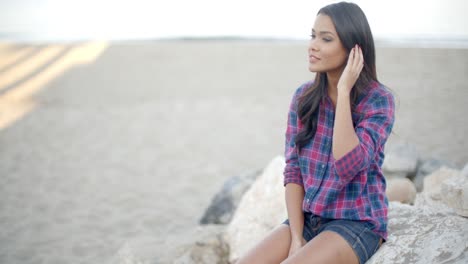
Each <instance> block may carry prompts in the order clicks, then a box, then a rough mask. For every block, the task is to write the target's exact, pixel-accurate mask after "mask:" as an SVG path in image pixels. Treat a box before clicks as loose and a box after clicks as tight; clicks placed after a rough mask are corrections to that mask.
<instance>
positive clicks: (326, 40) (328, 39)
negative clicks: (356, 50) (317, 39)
mask: <svg viewBox="0 0 468 264" xmlns="http://www.w3.org/2000/svg"><path fill="white" fill-rule="evenodd" d="M323 41H325V42H330V41H332V39H330V38H324V39H323Z"/></svg>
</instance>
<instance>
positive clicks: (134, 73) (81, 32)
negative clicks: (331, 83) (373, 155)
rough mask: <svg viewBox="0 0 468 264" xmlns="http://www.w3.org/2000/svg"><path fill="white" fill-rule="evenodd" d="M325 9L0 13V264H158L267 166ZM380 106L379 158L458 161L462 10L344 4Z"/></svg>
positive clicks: (2, 9) (171, 5)
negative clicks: (367, 57)
mask: <svg viewBox="0 0 468 264" xmlns="http://www.w3.org/2000/svg"><path fill="white" fill-rule="evenodd" d="M332 2H334V1H303V0H300V1H288V2H285V1H271V0H270V1H260V0H257V1H246V0H239V1H214V0H200V1H187V0H175V1H142V0H133V1H107V0H102V1H90V0H81V1H75V0H61V1H59V0H49V1H46V0H36V1H32V0H23V1H21V0H20V1H13V0H2V1H0V227H1V228H0V262H1V263H124V262H123V261H124V260H126V259H128V258H127V257H128V256H127V257H126V255H125V254H130V253H128V252H127V249H128V248H131V247H132V245H137V247H141V248H145V250H142V251H139V252H138V253H136V254H142V255H145V256H144V257H145V258H146V259H151V262H149V263H165V261H166V260H167V259H170V257H171V256H170V255H169V256H168V255H167V254H169V253H168V252H170V250H168V249H171V248H177V245H179V244H182V243H183V242H184V240H186V239H187V234H190V230H192V229H193V228H194V227H195V226H196V225H198V221H199V219H200V217H201V216H202V214H203V212H204V210H205V208H206V207H207V206H208V205H209V203H210V200H211V199H212V197H213V195H214V194H215V193H216V192H217V191H218V190H219V189H220V188H221V186H222V184H223V182H224V181H226V180H227V179H229V178H230V177H232V176H235V175H240V174H243V173H246V172H251V171H254V170H258V169H262V168H263V167H264V166H265V165H266V164H268V162H269V161H270V160H272V159H273V158H274V157H275V156H277V155H283V150H284V132H285V129H286V117H287V111H288V108H289V103H290V100H291V98H292V94H293V92H294V91H295V90H296V88H297V87H298V86H300V85H301V84H302V83H304V82H306V81H308V80H310V79H312V78H313V74H312V73H310V72H308V70H307V44H308V38H309V35H310V30H311V27H312V25H313V22H314V18H315V15H316V13H317V11H318V10H319V9H320V8H321V7H322V6H324V5H327V4H329V3H332ZM354 2H355V3H357V4H359V5H360V6H361V8H362V9H363V10H364V12H365V13H366V15H367V17H368V20H369V23H370V25H371V29H372V31H373V34H374V37H375V41H376V44H377V70H378V76H379V80H380V81H381V82H382V83H384V84H385V85H387V86H388V87H389V88H390V89H391V90H392V91H393V92H394V94H395V98H396V99H397V113H396V114H397V116H396V122H395V127H394V131H393V134H392V136H391V138H390V139H389V144H393V143H396V142H409V143H410V144H414V145H415V146H416V147H417V149H418V151H419V153H420V155H421V157H423V158H431V157H433V158H436V159H441V160H446V161H448V162H452V163H454V164H455V165H456V166H458V167H462V166H464V165H465V164H466V163H467V162H468V151H467V149H468V141H467V140H466V135H467V134H468V122H467V119H466V114H467V113H468V106H467V105H468V104H467V103H468V101H467V100H468V99H467V98H468V84H467V83H468V77H467V72H468V30H467V26H468V17H467V16H466V14H465V13H466V10H468V9H467V8H466V3H465V1H462V0H451V1H442V0H425V1H401V0H393V1H370V0H368V1H354Z"/></svg>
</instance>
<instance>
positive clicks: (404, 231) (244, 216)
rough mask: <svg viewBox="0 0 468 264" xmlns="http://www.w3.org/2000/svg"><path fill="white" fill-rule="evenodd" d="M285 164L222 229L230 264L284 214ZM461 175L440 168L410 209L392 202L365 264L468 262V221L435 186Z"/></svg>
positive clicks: (271, 171)
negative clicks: (384, 230)
mask: <svg viewBox="0 0 468 264" xmlns="http://www.w3.org/2000/svg"><path fill="white" fill-rule="evenodd" d="M283 166H284V160H283V159H280V158H279V157H278V158H275V159H274V160H273V161H272V162H271V164H270V165H269V166H268V168H267V169H266V170H265V172H264V174H263V175H262V176H261V177H259V178H258V180H257V181H256V182H255V183H254V185H253V186H252V189H251V190H249V191H248V192H246V194H245V196H244V197H243V199H242V201H241V203H240V204H239V207H238V209H237V211H236V213H235V215H234V218H233V221H232V222H231V223H230V224H229V226H228V227H227V231H226V241H227V243H228V244H229V246H230V254H231V255H230V257H229V260H230V261H231V263H232V261H234V260H235V259H237V258H238V257H239V256H240V255H242V254H243V253H245V252H246V251H247V250H248V249H250V248H251V247H252V246H254V245H255V244H256V243H258V242H259V241H260V240H261V239H262V238H263V237H264V236H265V235H266V234H267V233H268V232H269V231H271V230H272V229H273V228H274V227H275V226H277V225H278V224H280V223H281V222H282V221H283V219H284V218H285V217H286V216H287V213H286V211H285V205H284V187H283V185H282V171H283V169H284V167H283ZM467 171H468V169H467ZM459 174H460V173H459V171H456V170H451V169H448V168H442V169H441V170H439V171H436V172H434V173H433V174H432V175H429V176H428V177H427V181H426V182H427V184H426V185H427V187H425V189H426V190H427V193H426V192H425V191H423V192H421V193H418V194H417V195H416V199H415V205H414V206H411V205H406V204H402V203H400V202H391V203H390V207H389V223H388V231H389V236H388V240H387V242H386V243H384V245H383V246H382V247H381V248H380V249H379V251H378V252H377V253H376V254H375V255H374V256H373V257H372V259H371V260H369V262H367V263H371V264H377V263H378V264H387V263H388V264H390V263H392V264H393V263H421V264H423V263H424V264H427V263H434V264H435V263H454V264H458V263H460V264H461V263H467V262H468V253H467V252H468V243H467V242H466V241H468V218H465V217H462V216H459V215H458V214H456V213H455V211H454V209H452V208H450V207H448V206H447V205H446V204H444V203H443V202H442V200H441V198H440V197H442V195H441V191H442V189H441V188H437V184H440V183H441V182H444V181H445V180H447V179H451V177H455V176H456V175H459ZM405 181H406V180H405ZM278 186H280V188H277V187H278ZM412 193H413V194H414V193H415V191H414V190H413V191H412ZM272 210H273V211H272Z"/></svg>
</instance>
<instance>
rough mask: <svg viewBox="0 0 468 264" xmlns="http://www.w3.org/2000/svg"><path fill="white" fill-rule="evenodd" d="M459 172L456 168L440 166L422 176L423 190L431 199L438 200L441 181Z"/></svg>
mask: <svg viewBox="0 0 468 264" xmlns="http://www.w3.org/2000/svg"><path fill="white" fill-rule="evenodd" d="M459 174H460V172H459V171H458V170H454V169H450V168H447V167H442V168H440V169H438V170H437V171H435V172H433V173H431V174H430V175H428V176H426V177H425V178H424V187H423V192H424V193H425V195H428V196H429V197H430V198H431V199H433V200H440V199H441V193H440V191H441V189H440V188H441V186H442V182H443V181H445V180H446V179H449V178H451V177H454V176H457V175H459Z"/></svg>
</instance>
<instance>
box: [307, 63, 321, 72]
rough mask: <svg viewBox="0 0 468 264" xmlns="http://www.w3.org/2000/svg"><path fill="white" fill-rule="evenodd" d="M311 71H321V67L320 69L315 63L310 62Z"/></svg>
mask: <svg viewBox="0 0 468 264" xmlns="http://www.w3.org/2000/svg"><path fill="white" fill-rule="evenodd" d="M309 71H310V72H316V73H317V72H321V71H320V69H319V68H318V67H317V66H315V65H310V64H309Z"/></svg>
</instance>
